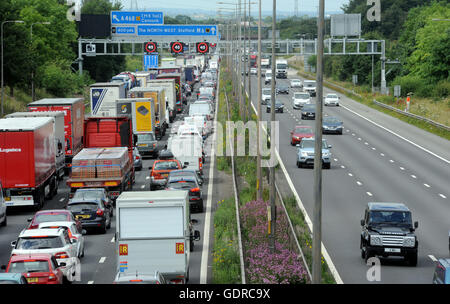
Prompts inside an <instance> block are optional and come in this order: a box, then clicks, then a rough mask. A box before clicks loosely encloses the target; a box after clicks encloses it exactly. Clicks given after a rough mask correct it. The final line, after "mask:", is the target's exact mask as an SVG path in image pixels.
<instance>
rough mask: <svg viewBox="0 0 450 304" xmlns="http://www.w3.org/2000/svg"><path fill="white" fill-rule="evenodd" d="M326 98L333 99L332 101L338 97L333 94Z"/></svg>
mask: <svg viewBox="0 0 450 304" xmlns="http://www.w3.org/2000/svg"><path fill="white" fill-rule="evenodd" d="M326 98H334V99H336V98H338V96H337V95H335V94H328V95H327V97H326Z"/></svg>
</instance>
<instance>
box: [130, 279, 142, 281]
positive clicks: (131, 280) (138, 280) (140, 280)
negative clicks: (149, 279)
mask: <svg viewBox="0 0 450 304" xmlns="http://www.w3.org/2000/svg"><path fill="white" fill-rule="evenodd" d="M130 282H142V280H139V279H136V280H130Z"/></svg>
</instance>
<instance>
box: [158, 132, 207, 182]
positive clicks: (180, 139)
mask: <svg viewBox="0 0 450 304" xmlns="http://www.w3.org/2000/svg"><path fill="white" fill-rule="evenodd" d="M200 132H201V131H200ZM167 149H168V150H170V152H172V154H173V156H174V157H175V158H176V159H178V160H179V161H180V163H181V164H182V165H183V166H185V168H187V169H194V170H195V171H197V172H198V174H200V175H203V140H202V138H201V137H200V136H197V135H175V136H171V137H170V138H169V140H168V141H167Z"/></svg>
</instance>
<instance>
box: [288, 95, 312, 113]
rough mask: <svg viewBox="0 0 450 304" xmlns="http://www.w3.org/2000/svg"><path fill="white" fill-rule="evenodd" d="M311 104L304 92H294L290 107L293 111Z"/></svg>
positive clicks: (309, 98)
mask: <svg viewBox="0 0 450 304" xmlns="http://www.w3.org/2000/svg"><path fill="white" fill-rule="evenodd" d="M310 103H311V96H310V95H309V93H305V92H295V93H294V96H292V107H293V108H294V109H301V108H302V107H303V106H304V105H305V104H310Z"/></svg>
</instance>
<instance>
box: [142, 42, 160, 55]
mask: <svg viewBox="0 0 450 304" xmlns="http://www.w3.org/2000/svg"><path fill="white" fill-rule="evenodd" d="M144 50H145V52H146V53H154V52H156V51H157V50H158V45H157V44H156V42H152V41H150V42H147V43H146V44H145V46H144Z"/></svg>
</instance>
